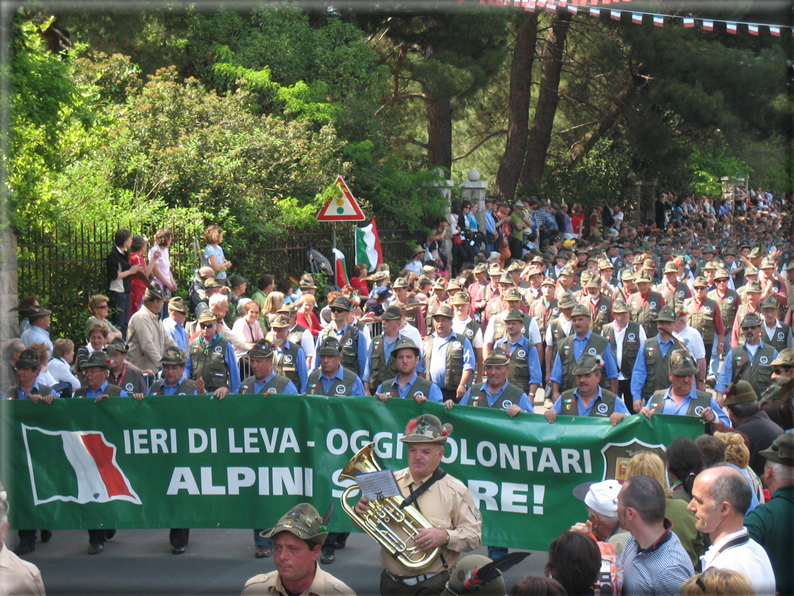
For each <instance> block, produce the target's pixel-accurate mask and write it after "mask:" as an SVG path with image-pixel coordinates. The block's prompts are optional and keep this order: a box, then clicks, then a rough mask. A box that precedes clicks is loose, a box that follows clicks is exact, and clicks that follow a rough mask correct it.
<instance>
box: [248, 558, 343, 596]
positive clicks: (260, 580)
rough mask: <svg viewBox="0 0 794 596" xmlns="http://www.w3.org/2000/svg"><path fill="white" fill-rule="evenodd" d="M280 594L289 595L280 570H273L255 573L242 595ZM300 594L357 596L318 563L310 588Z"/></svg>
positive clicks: (263, 595)
mask: <svg viewBox="0 0 794 596" xmlns="http://www.w3.org/2000/svg"><path fill="white" fill-rule="evenodd" d="M279 594H280V595H281V596H287V591H286V590H285V589H284V585H283V584H282V583H281V577H280V576H279V574H278V571H272V572H270V573H263V574H260V575H255V576H254V577H252V578H251V579H249V580H248V581H247V582H245V588H243V594H242V596H277V595H279ZM300 596H356V593H355V592H354V591H353V590H351V589H350V588H349V587H348V586H347V585H346V584H345V583H343V582H341V581H339V580H338V579H336V578H335V577H334V576H333V575H331V574H330V573H326V572H325V571H323V570H322V569H320V566H319V565H317V566H316V567H315V573H314V581H313V582H312V585H310V586H309V589H308V590H304V591H303V592H301V593H300Z"/></svg>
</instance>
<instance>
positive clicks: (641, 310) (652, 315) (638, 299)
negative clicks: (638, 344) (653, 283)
mask: <svg viewBox="0 0 794 596" xmlns="http://www.w3.org/2000/svg"><path fill="white" fill-rule="evenodd" d="M629 308H630V309H631V320H632V321H636V322H637V323H639V324H640V325H642V327H643V328H644V329H645V335H647V336H648V338H651V337H654V336H655V335H656V334H657V333H658V332H659V331H658V330H657V329H656V316H657V315H658V314H659V310H661V308H662V295H661V294H660V293H659V292H648V300H647V304H645V305H643V304H642V295H641V294H640V293H639V292H635V293H634V294H632V295H631V297H630V298H629Z"/></svg>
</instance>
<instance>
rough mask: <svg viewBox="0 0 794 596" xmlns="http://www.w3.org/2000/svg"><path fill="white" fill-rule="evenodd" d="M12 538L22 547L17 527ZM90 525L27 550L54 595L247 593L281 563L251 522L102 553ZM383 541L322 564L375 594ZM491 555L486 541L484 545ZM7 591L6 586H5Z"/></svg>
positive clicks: (128, 537) (122, 538)
mask: <svg viewBox="0 0 794 596" xmlns="http://www.w3.org/2000/svg"><path fill="white" fill-rule="evenodd" d="M5 542H6V545H7V546H8V547H9V548H12V549H13V548H15V547H16V545H17V538H16V532H15V531H9V533H8V535H7V536H6V540H5ZM87 549H88V533H87V532H86V531H85V530H56V531H54V532H53V536H52V539H51V540H50V541H49V542H48V543H46V544H41V542H37V543H36V550H35V551H34V552H33V553H31V554H29V555H26V556H25V557H24V558H25V559H26V560H28V561H30V562H32V563H34V564H36V565H37V566H38V568H39V569H40V570H41V575H42V579H43V580H44V587H45V588H46V590H47V594H48V595H50V596H53V595H54V596H89V595H94V594H97V595H99V594H102V595H108V596H111V595H114V594H120V595H121V594H123V595H136V596H137V595H159V594H164V595H165V594H207V595H210V594H219V595H221V594H222V595H226V594H240V592H242V590H243V586H244V585H245V582H246V580H248V579H249V578H251V577H253V576H254V575H257V574H259V573H267V572H269V571H273V570H274V569H275V563H274V562H273V558H272V557H270V558H268V559H256V558H254V540H253V531H252V530H226V529H199V530H191V532H190V543H189V544H188V547H187V551H186V552H185V553H184V554H182V555H173V554H171V547H170V545H169V543H168V530H119V531H118V532H117V533H116V536H115V537H114V538H113V539H112V540H110V541H109V542H107V543H106V545H105V550H104V551H103V552H102V553H100V554H98V555H88V554H86V550H87ZM378 550H379V547H378V546H377V544H375V542H374V541H373V540H372V539H371V538H370V537H369V536H367V535H366V534H352V535H351V536H350V539H349V540H348V542H347V547H345V548H344V549H343V550H340V551H337V557H336V561H335V562H334V563H333V564H331V565H325V566H324V567H323V568H324V569H325V570H326V571H328V572H329V573H331V574H332V575H334V576H336V577H337V578H339V579H341V580H342V581H344V582H345V583H346V584H348V585H349V586H350V587H351V588H353V590H355V591H356V593H357V594H359V596H376V595H377V594H378V593H379V590H378V585H379V578H380V572H381V567H380V564H379V562H378ZM475 552H476V553H478V554H483V555H487V550H486V548H485V547H481V548H480V549H478V550H477V551H475ZM545 565H546V553H545V552H535V551H533V552H532V555H531V556H529V557H528V558H526V559H524V561H523V562H521V563H520V564H519V565H517V566H516V567H514V568H512V569H511V570H510V571H508V572H507V574H506V575H505V579H506V584H507V588H508V591H509V589H510V586H512V585H513V584H514V583H516V582H518V581H520V580H521V579H522V578H523V577H524V576H526V575H543V568H544V566H545ZM0 592H2V590H1V589H0Z"/></svg>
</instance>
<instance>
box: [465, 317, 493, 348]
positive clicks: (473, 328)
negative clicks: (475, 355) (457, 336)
mask: <svg viewBox="0 0 794 596" xmlns="http://www.w3.org/2000/svg"><path fill="white" fill-rule="evenodd" d="M494 323H496V321H494ZM479 330H480V324H479V323H477V321H475V320H474V319H471V318H470V319H469V322H468V323H466V327H465V328H464V329H463V335H465V336H466V339H468V340H469V341H470V342H471V343H472V345H473V344H474V337H475V336H476V335H477V331H479ZM494 339H495V338H494Z"/></svg>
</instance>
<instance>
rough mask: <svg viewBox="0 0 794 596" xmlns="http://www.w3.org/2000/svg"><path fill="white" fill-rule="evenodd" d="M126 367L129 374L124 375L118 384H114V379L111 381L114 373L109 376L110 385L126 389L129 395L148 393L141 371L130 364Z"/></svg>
mask: <svg viewBox="0 0 794 596" xmlns="http://www.w3.org/2000/svg"><path fill="white" fill-rule="evenodd" d="M126 366H127V372H125V373H124V377H122V378H121V380H120V381H119V382H118V383H114V382H113V379H111V376H112V373H111V374H110V375H108V383H109V384H111V385H115V386H117V387H120V388H121V389H124V391H126V392H127V393H128V394H129V395H132V394H133V393H146V392H147V391H148V387H147V386H146V382H145V381H144V380H143V376H142V375H141V371H140V369H139V368H137V367H135V366H133V365H132V364H129V363H127V364H126Z"/></svg>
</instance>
